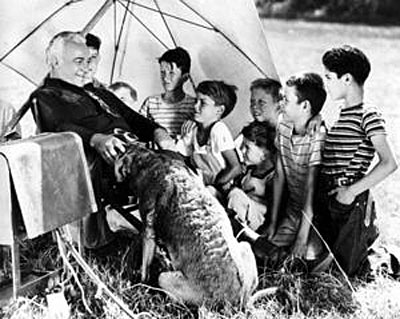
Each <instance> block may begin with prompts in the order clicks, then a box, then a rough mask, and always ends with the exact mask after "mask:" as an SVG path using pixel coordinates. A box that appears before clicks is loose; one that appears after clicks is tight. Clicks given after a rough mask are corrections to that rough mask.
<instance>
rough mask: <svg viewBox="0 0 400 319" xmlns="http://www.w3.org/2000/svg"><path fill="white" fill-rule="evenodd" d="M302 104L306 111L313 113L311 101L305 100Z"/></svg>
mask: <svg viewBox="0 0 400 319" xmlns="http://www.w3.org/2000/svg"><path fill="white" fill-rule="evenodd" d="M302 104H303V110H304V111H311V104H310V101H309V100H304V101H303V102H302Z"/></svg>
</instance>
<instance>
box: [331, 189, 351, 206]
mask: <svg viewBox="0 0 400 319" xmlns="http://www.w3.org/2000/svg"><path fill="white" fill-rule="evenodd" d="M334 194H336V200H337V201H338V202H339V203H342V204H344V205H350V204H351V203H352V202H354V200H355V199H356V194H354V193H353V192H352V191H351V189H350V187H348V186H341V187H337V188H335V189H333V190H331V191H330V192H329V193H328V195H334Z"/></svg>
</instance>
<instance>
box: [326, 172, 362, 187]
mask: <svg viewBox="0 0 400 319" xmlns="http://www.w3.org/2000/svg"><path fill="white" fill-rule="evenodd" d="M362 177H363V175H333V176H329V175H323V176H322V179H321V181H322V183H323V186H324V187H325V188H328V189H333V188H336V187H342V186H350V185H352V184H354V183H355V182H357V181H358V180H360V179H361V178H362Z"/></svg>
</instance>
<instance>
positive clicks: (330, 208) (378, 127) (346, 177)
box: [318, 45, 397, 275]
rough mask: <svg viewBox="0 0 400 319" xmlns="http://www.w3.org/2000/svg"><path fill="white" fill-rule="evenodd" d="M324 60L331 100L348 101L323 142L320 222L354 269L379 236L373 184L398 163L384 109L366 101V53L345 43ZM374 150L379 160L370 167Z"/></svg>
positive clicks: (340, 258)
mask: <svg viewBox="0 0 400 319" xmlns="http://www.w3.org/2000/svg"><path fill="white" fill-rule="evenodd" d="M322 63H323V65H324V67H325V83H326V87H327V90H328V92H329V94H330V96H331V98H332V100H343V103H344V104H343V106H342V108H341V112H340V115H339V119H338V120H337V121H336V122H335V124H334V125H333V126H332V127H331V128H330V129H329V130H328V133H327V138H326V142H325V149H324V153H323V162H322V167H321V176H320V185H321V187H320V194H319V195H320V196H319V200H318V202H319V205H318V206H319V210H318V211H319V212H320V213H321V214H320V215H319V216H318V224H319V227H320V230H321V233H322V234H323V236H324V238H325V239H326V240H327V242H328V244H329V245H330V246H331V248H332V250H333V253H334V255H335V257H336V258H337V259H338V261H339V263H340V265H341V266H342V268H343V269H344V271H345V272H346V273H347V274H349V275H354V274H356V273H357V271H358V270H359V269H360V266H361V265H362V263H363V261H364V260H365V259H366V257H367V253H368V247H369V246H370V245H371V244H372V243H373V242H374V240H375V239H376V238H377V236H378V231H377V228H376V226H375V225H374V221H375V219H376V213H375V206H374V204H373V200H372V197H371V195H370V194H369V189H370V188H371V187H372V186H375V185H376V184H378V183H379V182H381V181H382V180H384V179H385V178H386V177H387V176H388V175H389V174H390V173H392V172H393V171H394V170H396V168H397V164H396V160H395V158H394V155H393V152H392V150H391V147H390V145H389V143H388V141H387V137H386V135H387V133H386V129H385V122H384V120H383V118H382V116H381V114H380V112H379V111H378V110H377V108H376V107H373V106H370V105H366V104H365V103H364V82H365V80H366V79H367V77H368V75H369V72H370V70H371V65H370V62H369V60H368V58H367V57H366V56H365V54H364V53H363V52H362V51H360V50H359V49H357V48H354V47H351V46H348V45H345V46H342V47H338V48H333V49H330V50H328V51H327V52H325V54H324V55H323V57H322ZM375 154H377V155H378V162H377V164H376V165H375V166H374V167H373V168H372V169H371V167H370V165H371V162H372V159H373V158H374V156H375Z"/></svg>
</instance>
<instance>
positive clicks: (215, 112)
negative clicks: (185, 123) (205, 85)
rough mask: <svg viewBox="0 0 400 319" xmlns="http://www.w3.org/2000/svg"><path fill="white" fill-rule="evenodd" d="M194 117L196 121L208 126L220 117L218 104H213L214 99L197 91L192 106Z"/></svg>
mask: <svg viewBox="0 0 400 319" xmlns="http://www.w3.org/2000/svg"><path fill="white" fill-rule="evenodd" d="M194 108H195V114H194V119H195V121H196V122H197V123H201V124H203V125H204V126H208V125H210V124H212V123H214V122H215V121H218V120H219V119H220V117H221V115H220V114H221V109H220V106H217V105H215V101H214V100H213V99H212V98H211V97H209V96H208V95H205V94H202V93H197V103H196V105H195V106H194Z"/></svg>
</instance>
